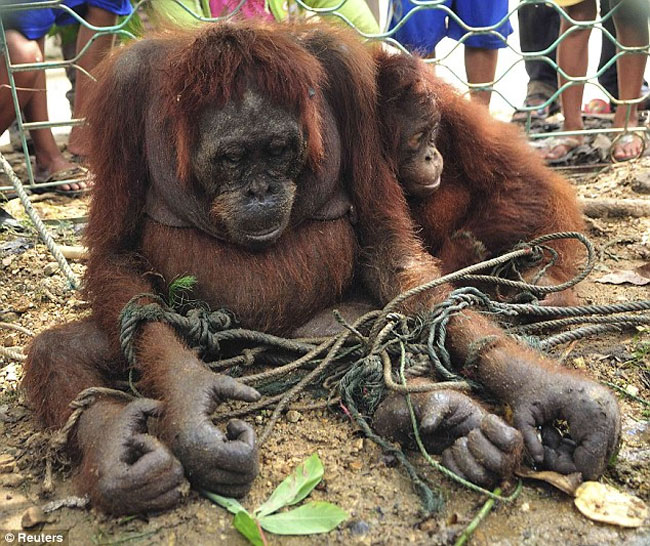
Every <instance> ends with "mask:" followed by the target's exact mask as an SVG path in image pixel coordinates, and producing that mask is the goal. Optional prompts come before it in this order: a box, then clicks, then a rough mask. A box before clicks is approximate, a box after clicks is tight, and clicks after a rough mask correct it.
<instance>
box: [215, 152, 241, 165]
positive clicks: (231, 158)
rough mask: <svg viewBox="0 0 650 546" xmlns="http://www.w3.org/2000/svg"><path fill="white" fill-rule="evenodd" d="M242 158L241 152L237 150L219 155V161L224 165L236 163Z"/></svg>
mask: <svg viewBox="0 0 650 546" xmlns="http://www.w3.org/2000/svg"><path fill="white" fill-rule="evenodd" d="M241 159H242V154H240V153H239V152H228V153H225V154H223V155H222V156H221V157H220V160H221V162H223V163H225V164H226V165H237V164H238V163H239V162H240V161H241Z"/></svg>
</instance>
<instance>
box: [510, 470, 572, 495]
mask: <svg viewBox="0 0 650 546" xmlns="http://www.w3.org/2000/svg"><path fill="white" fill-rule="evenodd" d="M515 474H516V475H517V476H519V477H520V478H530V479H532V480H540V481H543V482H546V483H548V484H550V485H552V486H553V487H555V488H557V489H559V490H560V491H562V492H563V493H566V494H567V495H571V496H572V497H573V496H574V495H575V491H576V489H577V488H578V486H579V485H580V484H581V483H582V474H580V472H574V473H573V474H560V473H559V472H553V471H552V470H542V471H541V472H535V471H534V470H531V469H530V468H527V467H525V466H522V467H519V468H518V469H517V471H516V472H515Z"/></svg>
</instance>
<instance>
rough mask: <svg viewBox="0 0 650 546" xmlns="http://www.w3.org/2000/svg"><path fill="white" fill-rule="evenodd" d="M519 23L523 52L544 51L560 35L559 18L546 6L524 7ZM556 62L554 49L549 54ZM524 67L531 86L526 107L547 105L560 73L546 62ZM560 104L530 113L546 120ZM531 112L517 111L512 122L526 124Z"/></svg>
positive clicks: (520, 10)
mask: <svg viewBox="0 0 650 546" xmlns="http://www.w3.org/2000/svg"><path fill="white" fill-rule="evenodd" d="M517 18H518V20H519V44H520V46H521V51H522V52H523V53H533V52H539V51H544V50H545V49H547V48H548V47H550V46H551V44H553V42H555V40H557V38H558V36H559V34H560V16H559V14H558V13H557V11H556V10H555V9H553V8H552V7H550V6H547V5H545V4H521V3H520V5H519V9H518V10H517ZM546 56H547V57H548V58H549V59H550V60H551V61H553V62H555V59H556V55H555V49H552V50H551V51H550V52H548V53H547V55H546ZM524 66H525V68H526V72H527V74H528V86H527V90H526V99H525V100H524V106H525V107H530V106H538V105H542V104H544V103H545V102H546V101H547V100H548V99H549V98H550V97H551V96H552V95H553V94H554V93H555V92H556V91H557V72H556V70H555V68H554V67H553V66H552V65H551V64H549V63H548V62H546V61H542V60H537V59H535V60H525V61H524ZM558 109H559V105H558V103H557V102H556V101H554V102H553V103H552V104H550V105H547V106H546V107H540V109H538V110H535V111H533V112H531V113H530V115H532V117H534V118H541V119H544V118H546V117H548V116H549V115H550V114H551V113H553V112H555V111H557V110H558ZM528 116H529V112H528V111H526V110H517V111H516V112H515V113H514V114H513V116H512V120H513V121H526V120H527V119H528Z"/></svg>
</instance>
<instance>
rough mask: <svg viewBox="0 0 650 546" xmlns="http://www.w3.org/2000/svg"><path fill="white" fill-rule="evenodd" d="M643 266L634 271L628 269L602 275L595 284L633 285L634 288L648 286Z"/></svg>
mask: <svg viewBox="0 0 650 546" xmlns="http://www.w3.org/2000/svg"><path fill="white" fill-rule="evenodd" d="M644 267H645V266H641V267H639V268H637V269H635V270H634V271H630V270H629V269H621V270H618V271H613V272H612V273H609V274H607V275H604V276H603V277H601V278H600V279H596V282H599V283H603V284H624V283H628V284H634V285H636V286H645V285H646V284H650V277H647V276H645V274H644V273H645V271H644V270H643V268H644Z"/></svg>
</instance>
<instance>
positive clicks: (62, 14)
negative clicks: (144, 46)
mask: <svg viewBox="0 0 650 546" xmlns="http://www.w3.org/2000/svg"><path fill="white" fill-rule="evenodd" d="M21 1H23V2H24V1H25V0H21ZM27 1H28V2H29V1H38V0H27ZM14 2H16V0H14ZM62 3H63V4H64V5H66V6H68V7H70V8H72V9H73V10H74V11H75V12H77V13H78V14H79V15H81V16H82V17H83V16H84V15H85V13H86V9H87V7H88V6H95V7H98V8H102V9H105V10H106V11H108V12H110V13H114V14H115V15H128V14H129V13H131V11H132V10H133V8H132V7H131V2H129V0H63V2H62ZM76 23H77V20H76V19H75V18H74V17H73V16H72V15H70V14H69V13H68V12H67V11H65V10H62V9H60V8H43V9H33V10H32V9H30V10H24V11H14V12H9V13H8V14H7V15H6V16H5V21H4V24H5V27H6V28H7V29H12V30H17V31H18V32H20V33H21V34H22V35H23V36H25V38H28V39H30V40H38V39H39V38H42V37H43V36H45V35H46V34H47V33H48V32H49V31H50V29H51V28H52V27H53V26H54V25H58V26H64V25H74V24H76Z"/></svg>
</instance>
